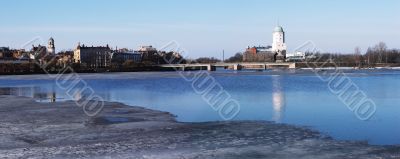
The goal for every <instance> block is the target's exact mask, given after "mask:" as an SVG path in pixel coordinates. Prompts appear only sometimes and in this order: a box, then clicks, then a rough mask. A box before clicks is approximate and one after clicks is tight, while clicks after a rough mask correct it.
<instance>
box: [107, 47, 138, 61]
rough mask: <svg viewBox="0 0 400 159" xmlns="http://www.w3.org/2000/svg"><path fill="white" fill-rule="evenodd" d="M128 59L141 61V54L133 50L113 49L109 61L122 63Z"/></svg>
mask: <svg viewBox="0 0 400 159" xmlns="http://www.w3.org/2000/svg"><path fill="white" fill-rule="evenodd" d="M128 60H131V61H133V62H134V63H140V62H142V54H141V53H139V52H135V51H133V50H128V49H119V50H115V51H114V52H113V53H112V55H111V62H113V63H124V62H125V61H128Z"/></svg>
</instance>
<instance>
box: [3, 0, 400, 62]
mask: <svg viewBox="0 0 400 159" xmlns="http://www.w3.org/2000/svg"><path fill="white" fill-rule="evenodd" d="M0 6H1V9H0V18H1V20H2V22H1V26H0V46H10V47H12V48H18V47H20V46H21V45H22V44H24V43H25V42H27V41H29V40H31V39H32V38H34V37H37V36H40V37H42V38H43V39H44V40H47V39H48V38H50V36H52V37H53V38H54V39H55V43H56V48H57V51H60V50H63V49H72V48H73V47H74V46H76V44H77V43H78V42H81V43H84V44H87V45H105V44H110V45H111V46H113V47H115V46H118V47H119V48H122V47H127V48H132V49H136V48H137V47H138V46H140V45H153V46H162V45H164V44H166V43H168V42H169V41H171V40H175V41H177V42H179V43H180V45H181V46H183V47H184V48H185V49H186V50H188V52H189V56H190V57H200V56H215V57H218V58H220V57H221V52H222V50H223V49H225V51H226V54H228V55H227V56H229V55H233V54H234V53H235V52H238V51H243V50H244V49H245V48H246V47H247V46H249V45H250V46H253V45H270V43H271V42H272V37H271V33H272V30H273V28H274V27H275V25H276V23H277V21H278V19H279V21H280V24H281V25H282V26H283V28H284V29H285V31H286V39H287V40H286V42H287V45H288V47H289V50H291V49H294V48H296V47H297V46H299V45H301V44H302V43H303V42H305V41H307V40H312V41H313V42H315V43H316V45H317V47H318V48H320V49H322V50H326V51H331V52H353V50H354V47H356V46H360V47H361V48H362V49H363V51H365V50H366V48H367V47H368V46H372V45H374V44H376V43H378V42H379V41H384V42H386V43H387V45H388V47H389V48H400V12H399V9H400V1H398V0H335V1H332V0H301V1H300V0H297V1H296V0H283V1H282V0H279V1H278V0H273V1H269V0H196V1H195V0H1V1H0Z"/></svg>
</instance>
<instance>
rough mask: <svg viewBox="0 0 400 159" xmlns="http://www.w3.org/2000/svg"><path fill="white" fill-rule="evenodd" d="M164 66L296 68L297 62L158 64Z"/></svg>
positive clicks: (214, 68)
mask: <svg viewBox="0 0 400 159" xmlns="http://www.w3.org/2000/svg"><path fill="white" fill-rule="evenodd" d="M156 66H158V67H162V68H173V69H176V70H181V71H185V70H208V71H215V70H216V68H217V67H224V68H228V69H233V70H242V69H264V70H265V69H268V68H289V69H294V68H296V63H287V62H282V63H268V62H266V63H260V62H259V63H213V64H163V65H156Z"/></svg>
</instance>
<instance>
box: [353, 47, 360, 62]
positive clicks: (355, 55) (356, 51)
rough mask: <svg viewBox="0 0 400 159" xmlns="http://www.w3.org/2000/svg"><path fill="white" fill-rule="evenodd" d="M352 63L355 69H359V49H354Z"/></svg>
mask: <svg viewBox="0 0 400 159" xmlns="http://www.w3.org/2000/svg"><path fill="white" fill-rule="evenodd" d="M354 63H355V67H361V49H360V47H356V48H355V49H354Z"/></svg>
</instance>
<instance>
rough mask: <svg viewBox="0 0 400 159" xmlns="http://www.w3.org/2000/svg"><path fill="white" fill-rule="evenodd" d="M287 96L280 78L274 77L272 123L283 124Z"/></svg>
mask: <svg viewBox="0 0 400 159" xmlns="http://www.w3.org/2000/svg"><path fill="white" fill-rule="evenodd" d="M285 107H286V102H285V94H284V92H283V88H282V85H281V77H280V76H272V109H273V114H272V121H275V122H278V123H280V122H282V119H283V118H284V114H285Z"/></svg>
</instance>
